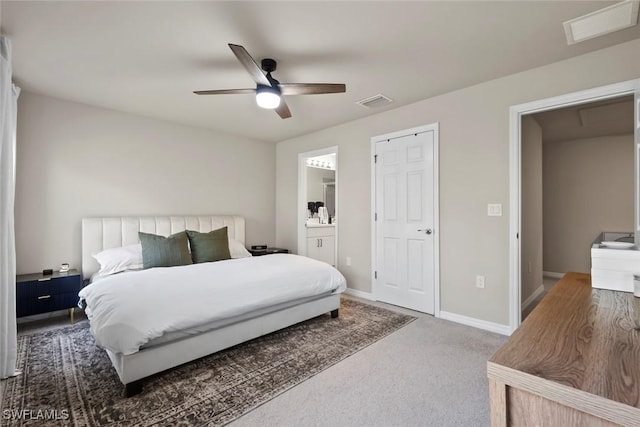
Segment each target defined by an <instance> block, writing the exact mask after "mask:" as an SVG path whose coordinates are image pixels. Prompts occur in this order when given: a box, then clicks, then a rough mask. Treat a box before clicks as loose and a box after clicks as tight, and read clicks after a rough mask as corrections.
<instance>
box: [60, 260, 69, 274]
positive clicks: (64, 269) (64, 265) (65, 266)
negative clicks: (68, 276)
mask: <svg viewBox="0 0 640 427" xmlns="http://www.w3.org/2000/svg"><path fill="white" fill-rule="evenodd" d="M68 271H69V264H67V263H66V262H64V263H62V264H60V273H67V272H68Z"/></svg>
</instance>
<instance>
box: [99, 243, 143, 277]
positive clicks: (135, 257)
mask: <svg viewBox="0 0 640 427" xmlns="http://www.w3.org/2000/svg"><path fill="white" fill-rule="evenodd" d="M93 257H94V258H95V259H96V260H97V261H98V263H99V264H100V271H99V272H98V273H99V274H100V276H105V275H109V274H115V273H120V272H121V271H127V270H141V269H142V245H141V244H140V243H138V244H137V245H129V246H122V247H120V248H111V249H105V250H104V251H102V252H100V253H98V254H95V255H93Z"/></svg>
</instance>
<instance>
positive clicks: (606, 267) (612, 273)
mask: <svg viewBox="0 0 640 427" xmlns="http://www.w3.org/2000/svg"><path fill="white" fill-rule="evenodd" d="M638 273H640V251H638V250H637V249H636V248H635V247H632V248H627V249H613V248H607V247H606V246H602V245H599V244H594V245H592V246H591V286H593V287H594V288H599V289H610V290H612V291H623V292H633V275H634V274H638Z"/></svg>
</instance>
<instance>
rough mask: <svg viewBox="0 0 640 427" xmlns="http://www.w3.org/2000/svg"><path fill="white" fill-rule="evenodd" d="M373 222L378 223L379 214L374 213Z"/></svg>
mask: <svg viewBox="0 0 640 427" xmlns="http://www.w3.org/2000/svg"><path fill="white" fill-rule="evenodd" d="M373 220H374V221H377V220H378V212H376V213H374V214H373Z"/></svg>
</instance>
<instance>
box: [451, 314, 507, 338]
mask: <svg viewBox="0 0 640 427" xmlns="http://www.w3.org/2000/svg"><path fill="white" fill-rule="evenodd" d="M440 318H441V319H445V320H450V321H452V322H456V323H461V324H463V325H467V326H473V327H474V328H478V329H484V330H485V331H490V332H495V333H497V334H501V335H511V330H510V328H509V325H501V324H499V323H493V322H487V321H486V320H480V319H475V318H473V317H467V316H462V315H460V314H455V313H449V312H447V311H442V310H440Z"/></svg>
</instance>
